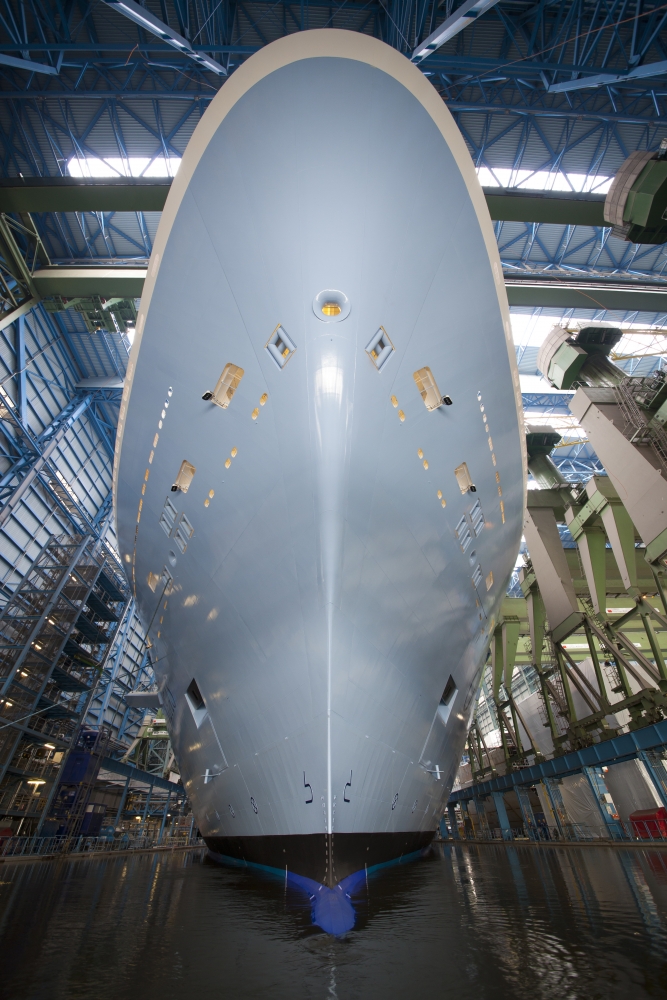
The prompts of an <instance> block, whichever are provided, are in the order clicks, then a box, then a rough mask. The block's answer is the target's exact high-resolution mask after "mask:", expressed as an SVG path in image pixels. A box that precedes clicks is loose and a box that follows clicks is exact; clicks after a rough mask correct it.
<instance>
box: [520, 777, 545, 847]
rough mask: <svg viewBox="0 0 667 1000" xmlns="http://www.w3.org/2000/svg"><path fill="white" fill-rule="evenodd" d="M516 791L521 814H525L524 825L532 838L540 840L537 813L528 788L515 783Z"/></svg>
mask: <svg viewBox="0 0 667 1000" xmlns="http://www.w3.org/2000/svg"><path fill="white" fill-rule="evenodd" d="M514 791H515V792H516V797H517V799H518V800H519V808H520V809H521V815H522V816H523V825H524V828H525V830H526V833H527V834H528V836H529V837H530V839H531V840H539V839H540V838H539V834H538V831H537V823H536V822H535V813H534V812H533V807H532V805H531V801H530V793H529V792H528V789H527V788H526V787H525V786H524V785H515V787H514Z"/></svg>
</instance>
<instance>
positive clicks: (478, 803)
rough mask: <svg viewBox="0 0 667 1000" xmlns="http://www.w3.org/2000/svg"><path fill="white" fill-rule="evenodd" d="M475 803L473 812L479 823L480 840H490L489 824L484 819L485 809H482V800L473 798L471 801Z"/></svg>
mask: <svg viewBox="0 0 667 1000" xmlns="http://www.w3.org/2000/svg"><path fill="white" fill-rule="evenodd" d="M473 802H474V803H475V812H476V813H477V819H478V822H479V832H480V835H481V837H482V840H491V831H490V830H489V822H488V820H487V818H486V809H485V807H484V799H483V798H479V797H477V796H476V797H475V798H474V799H473Z"/></svg>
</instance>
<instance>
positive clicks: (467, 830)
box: [459, 799, 475, 840]
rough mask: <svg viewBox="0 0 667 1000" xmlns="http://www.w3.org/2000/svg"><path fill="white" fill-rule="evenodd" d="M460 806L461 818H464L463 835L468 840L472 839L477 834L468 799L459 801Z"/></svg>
mask: <svg viewBox="0 0 667 1000" xmlns="http://www.w3.org/2000/svg"><path fill="white" fill-rule="evenodd" d="M459 806H460V807H461V819H462V820H463V836H464V838H465V839H466V840H471V839H473V838H474V836H475V827H474V826H473V823H472V818H471V816H470V813H469V812H468V801H467V799H464V800H463V801H462V802H459Z"/></svg>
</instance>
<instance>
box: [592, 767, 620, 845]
mask: <svg viewBox="0 0 667 1000" xmlns="http://www.w3.org/2000/svg"><path fill="white" fill-rule="evenodd" d="M582 771H583V773H584V774H585V775H586V777H587V778H588V783H589V785H590V786H591V791H592V792H593V796H594V798H595V801H596V802H597V804H598V808H599V810H600V814H601V816H602V821H603V823H604V826H605V832H606V833H607V834H608V836H609V839H610V840H625V839H626V837H625V834H624V831H623V827H622V826H621V824H620V823H619V821H618V820H616V819H614V817H613V816H612V814H611V810H610V808H609V803H608V801H607V798H606V797H607V796H609V798H611V796H610V795H609V790H608V788H607V786H606V784H605V781H604V778H603V776H602V771H601V769H600V768H599V767H582Z"/></svg>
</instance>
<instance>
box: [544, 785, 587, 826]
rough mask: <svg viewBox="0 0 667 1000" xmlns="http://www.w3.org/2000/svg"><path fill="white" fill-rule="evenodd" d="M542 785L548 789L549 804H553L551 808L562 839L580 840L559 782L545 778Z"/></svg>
mask: <svg viewBox="0 0 667 1000" xmlns="http://www.w3.org/2000/svg"><path fill="white" fill-rule="evenodd" d="M542 784H543V785H544V787H545V788H546V791H547V796H548V798H549V802H550V803H551V808H552V810H553V814H554V816H555V818H556V823H557V824H558V831H559V833H560V835H561V837H562V838H563V840H579V839H580V838H579V836H578V834H577V828H576V826H575V824H574V823H572V822H570V818H569V816H568V814H567V810H566V808H565V803H564V802H563V796H562V795H561V791H560V788H559V787H558V782H557V781H556V779H555V778H543V779H542Z"/></svg>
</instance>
